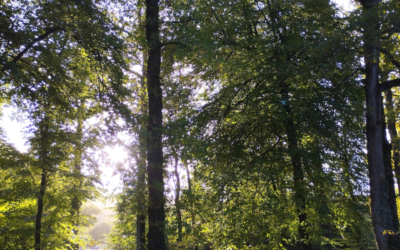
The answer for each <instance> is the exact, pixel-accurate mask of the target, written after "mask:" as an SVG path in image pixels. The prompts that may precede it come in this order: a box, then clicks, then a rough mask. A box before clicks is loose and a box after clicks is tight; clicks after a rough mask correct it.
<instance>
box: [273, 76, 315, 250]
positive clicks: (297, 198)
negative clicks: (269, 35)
mask: <svg viewBox="0 0 400 250" xmlns="http://www.w3.org/2000/svg"><path fill="white" fill-rule="evenodd" d="M282 85H283V86H282V90H281V93H282V96H283V98H284V102H285V103H284V104H283V106H284V108H285V110H286V113H287V120H286V133H287V139H288V148H289V154H290V159H291V163H292V167H293V181H294V183H293V191H294V202H295V204H296V210H297V218H298V220H299V228H298V230H299V235H300V244H301V249H302V250H312V246H311V243H310V242H308V240H309V235H308V233H307V214H306V197H305V195H306V190H305V187H304V171H303V168H302V163H301V155H300V152H299V147H298V138H297V132H296V127H295V123H294V120H293V113H292V109H291V107H290V104H289V94H288V91H287V87H288V86H287V85H286V83H283V84H282Z"/></svg>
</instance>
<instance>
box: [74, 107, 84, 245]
mask: <svg viewBox="0 0 400 250" xmlns="http://www.w3.org/2000/svg"><path fill="white" fill-rule="evenodd" d="M80 105H83V104H80ZM82 115H83V108H82V107H81V106H79V107H78V111H77V117H78V118H77V120H78V125H77V128H76V135H77V138H76V144H75V164H74V174H75V175H74V177H75V178H76V179H78V181H79V184H78V186H79V189H80V188H81V187H82V181H81V177H82V176H81V169H82V138H83V135H82V133H83V118H82ZM80 208H81V200H80V199H79V197H78V196H77V195H75V196H74V198H73V199H72V215H73V216H74V217H75V219H77V220H76V222H75V229H74V234H75V235H78V234H79V230H78V227H79V222H78V217H79V213H80ZM74 249H79V244H75V246H74Z"/></svg>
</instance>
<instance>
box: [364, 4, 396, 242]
mask: <svg viewBox="0 0 400 250" xmlns="http://www.w3.org/2000/svg"><path fill="white" fill-rule="evenodd" d="M380 2H381V1H380V0H365V1H362V6H363V18H364V20H363V21H364V23H363V25H364V27H363V28H364V33H363V38H364V60H365V63H366V69H365V72H366V77H365V92H366V108H367V112H366V120H367V128H366V131H367V150H368V153H367V156H368V169H369V179H370V193H371V214H372V224H373V228H374V233H375V239H376V243H377V247H378V249H379V250H386V249H400V245H399V241H398V240H397V238H398V237H397V236H396V235H392V234H390V233H385V232H387V231H389V232H392V233H395V232H396V227H395V224H394V218H393V215H392V212H391V208H390V195H389V188H388V182H387V179H386V174H385V167H384V158H383V149H382V145H383V140H382V111H381V98H382V97H381V93H380V90H379V60H380V23H379V10H378V5H379V3H380Z"/></svg>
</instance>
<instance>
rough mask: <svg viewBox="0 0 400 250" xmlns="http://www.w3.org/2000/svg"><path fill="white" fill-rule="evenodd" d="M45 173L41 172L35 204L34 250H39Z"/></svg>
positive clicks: (44, 171) (45, 180)
mask: <svg viewBox="0 0 400 250" xmlns="http://www.w3.org/2000/svg"><path fill="white" fill-rule="evenodd" d="M46 182H47V173H46V170H42V178H41V181H40V191H39V196H38V203H37V213H36V222H35V250H40V249H41V246H40V239H41V230H42V216H43V205H44V193H45V190H46Z"/></svg>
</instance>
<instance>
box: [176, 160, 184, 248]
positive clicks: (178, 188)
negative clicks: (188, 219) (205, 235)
mask: <svg viewBox="0 0 400 250" xmlns="http://www.w3.org/2000/svg"><path fill="white" fill-rule="evenodd" d="M174 158H175V169H174V174H175V178H176V191H175V209H176V220H177V221H178V242H179V243H181V242H182V214H181V201H180V196H181V180H180V177H179V172H178V161H179V160H178V156H177V155H175V157H174Z"/></svg>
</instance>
